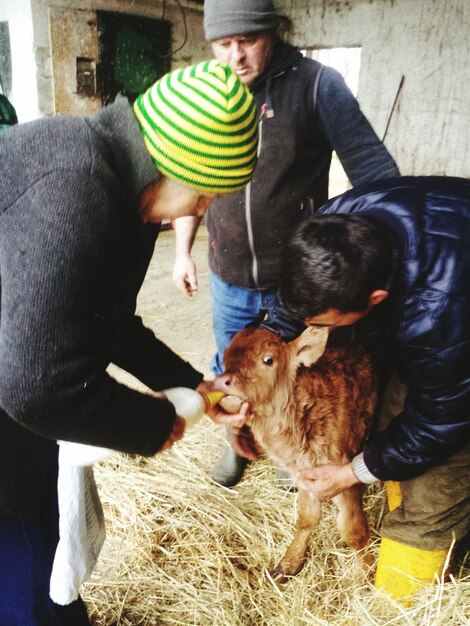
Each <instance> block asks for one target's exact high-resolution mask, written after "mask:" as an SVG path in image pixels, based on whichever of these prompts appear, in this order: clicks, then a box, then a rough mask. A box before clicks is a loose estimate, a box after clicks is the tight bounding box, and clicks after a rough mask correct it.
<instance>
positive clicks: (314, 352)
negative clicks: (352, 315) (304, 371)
mask: <svg viewBox="0 0 470 626" xmlns="http://www.w3.org/2000/svg"><path fill="white" fill-rule="evenodd" d="M327 341H328V328H316V327H314V326H309V327H308V328H307V329H306V330H304V332H303V333H302V334H301V335H300V336H299V337H297V339H294V341H291V342H290V344H289V349H290V360H291V366H292V367H293V368H294V369H297V368H298V367H299V366H300V365H305V367H310V365H313V364H314V363H316V362H317V361H318V359H319V358H320V357H321V355H322V354H323V353H324V351H325V347H326V342H327Z"/></svg>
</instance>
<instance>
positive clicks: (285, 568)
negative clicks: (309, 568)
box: [271, 557, 306, 585]
mask: <svg viewBox="0 0 470 626" xmlns="http://www.w3.org/2000/svg"><path fill="white" fill-rule="evenodd" d="M305 561H306V557H305V558H303V559H301V560H300V561H291V560H289V561H287V560H284V559H281V561H279V563H278V564H277V566H276V567H275V568H274V570H273V571H272V572H271V578H272V579H273V580H274V582H275V583H276V584H277V585H285V584H286V583H287V582H289V580H290V579H291V578H293V577H294V576H297V574H298V573H299V572H300V571H301V570H302V568H303V566H304V565H305Z"/></svg>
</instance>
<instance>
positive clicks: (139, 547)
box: [82, 419, 470, 626]
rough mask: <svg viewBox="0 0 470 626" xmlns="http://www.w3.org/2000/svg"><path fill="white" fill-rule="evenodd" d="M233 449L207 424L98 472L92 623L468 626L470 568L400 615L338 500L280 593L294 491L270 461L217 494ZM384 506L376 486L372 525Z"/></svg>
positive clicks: (370, 506) (89, 590)
mask: <svg viewBox="0 0 470 626" xmlns="http://www.w3.org/2000/svg"><path fill="white" fill-rule="evenodd" d="M224 445H226V443H225V439H224V436H223V429H222V428H221V427H218V426H215V425H214V424H212V423H211V422H210V421H209V420H208V419H205V420H204V421H203V422H201V423H200V424H199V425H198V426H196V427H195V428H194V429H193V430H192V431H190V432H189V434H188V435H187V436H186V437H185V439H184V440H182V441H181V442H179V443H178V444H176V445H175V446H174V447H173V448H172V449H171V450H170V451H168V452H166V453H164V454H162V455H159V456H157V457H155V458H153V459H143V458H139V457H136V458H130V457H127V456H125V455H122V456H121V457H119V458H118V459H117V460H114V461H109V462H104V463H102V464H100V465H97V466H96V467H95V473H96V477H97V482H98V485H99V489H100V494H101V498H102V501H103V504H104V507H105V516H106V522H107V532H108V539H107V542H106V544H105V548H104V550H103V553H102V555H101V557H100V561H99V565H98V568H97V570H96V572H95V574H94V575H93V577H92V580H91V581H90V582H89V583H88V584H87V585H86V586H85V588H84V590H83V594H82V595H83V597H84V599H85V601H86V602H87V605H88V608H89V611H90V614H91V615H92V617H93V624H94V625H95V626H111V625H113V626H131V625H132V626H135V625H137V624H142V625H144V626H170V625H172V626H173V625H180V626H258V625H259V626H303V625H312V626H313V625H315V626H323V625H334V626H342V625H344V626H346V624H347V625H348V626H375V625H380V626H384V625H388V624H390V625H391V624H393V625H397V626H400V625H406V626H421V625H422V626H425V625H426V626H431V625H432V626H438V625H442V626H463V625H464V624H470V620H469V616H470V570H469V568H468V564H467V565H465V564H464V565H463V566H461V568H460V571H459V572H457V577H452V578H451V580H450V581H449V582H447V583H446V584H445V585H444V584H442V583H441V584H436V585H435V586H433V587H432V588H430V589H428V590H427V591H425V592H423V593H422V594H421V595H420V596H419V599H418V601H417V603H416V606H415V607H414V608H412V609H408V610H404V609H401V608H400V607H399V606H398V605H397V604H396V603H394V602H393V601H391V600H388V599H384V598H382V597H380V595H379V594H378V593H377V591H376V590H375V589H374V588H373V586H372V575H371V573H366V572H364V570H363V569H362V567H361V565H360V563H359V560H358V558H357V557H356V555H355V554H354V552H353V551H352V550H351V549H349V548H347V547H346V546H344V545H341V542H340V540H339V537H338V533H337V531H336V527H335V511H334V506H333V505H332V504H326V505H325V506H324V511H325V514H324V518H323V520H322V522H321V525H320V527H319V528H318V529H317V530H316V531H315V532H314V534H313V536H312V541H311V550H310V556H309V559H308V562H307V564H306V566H305V568H304V570H303V571H302V572H301V573H300V574H299V575H298V576H297V577H296V578H294V579H292V580H291V581H290V582H289V583H287V584H286V585H284V586H282V587H278V586H276V584H275V583H274V582H273V580H272V578H271V575H270V569H271V568H272V567H273V566H274V565H275V563H276V560H277V559H279V558H280V557H281V556H282V553H283V550H284V549H285V548H286V546H287V544H288V543H289V541H290V539H291V537H292V532H293V528H294V522H295V503H296V495H295V494H293V493H290V492H286V491H284V490H282V489H280V488H279V487H278V485H277V482H276V477H275V471H274V468H273V467H272V465H271V464H270V463H269V462H268V461H259V462H257V463H255V464H253V465H252V466H251V467H250V468H249V470H248V472H247V475H246V478H245V479H244V480H243V481H242V482H241V483H240V485H239V486H238V487H237V489H236V490H229V489H224V488H221V487H218V486H216V485H215V484H214V483H213V482H212V481H211V480H210V478H209V474H210V468H211V466H212V464H213V462H214V460H215V459H216V458H217V456H218V454H219V453H220V451H221V449H222V448H223V446H224ZM384 506H385V499H384V495H383V489H382V488H381V487H372V488H371V489H369V491H368V494H367V496H366V508H367V511H368V515H369V519H370V522H371V525H372V527H373V529H377V528H378V526H379V522H380V518H381V516H382V514H383V512H384ZM377 549H378V535H377V533H376V532H374V533H373V539H372V542H371V547H370V551H371V552H372V554H374V555H377Z"/></svg>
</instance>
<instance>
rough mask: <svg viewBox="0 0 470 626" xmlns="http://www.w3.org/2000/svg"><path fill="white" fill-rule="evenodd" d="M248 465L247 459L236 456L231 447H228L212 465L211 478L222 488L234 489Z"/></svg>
mask: <svg viewBox="0 0 470 626" xmlns="http://www.w3.org/2000/svg"><path fill="white" fill-rule="evenodd" d="M248 463H249V461H248V459H245V458H244V457H242V456H238V454H237V453H236V452H235V450H234V449H233V448H232V447H228V448H226V449H225V450H224V451H223V453H222V455H221V456H220V458H219V460H218V461H217V462H216V464H215V465H214V467H213V469H212V474H211V478H212V480H213V481H214V482H216V483H217V484H218V485H221V486H222V487H234V486H235V485H236V484H238V483H239V482H240V480H241V479H242V476H243V474H244V473H245V468H246V466H247V465H248Z"/></svg>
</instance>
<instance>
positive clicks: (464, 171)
mask: <svg viewBox="0 0 470 626" xmlns="http://www.w3.org/2000/svg"><path fill="white" fill-rule="evenodd" d="M276 6H277V7H278V9H279V11H280V12H283V13H285V14H287V15H289V17H290V18H291V20H292V31H291V33H290V35H289V38H290V40H291V41H292V43H294V44H295V45H298V46H300V47H304V46H312V45H313V46H319V47H323V46H325V47H328V46H334V47H336V46H353V45H355V46H357V45H359V46H362V55H361V73H360V80H359V92H358V100H359V103H360V105H361V108H362V110H363V111H364V113H365V114H366V115H367V117H368V118H369V120H370V121H371V123H372V125H373V126H374V128H375V130H376V132H377V134H378V135H379V136H380V137H382V136H383V133H384V131H385V128H386V125H387V120H388V117H389V114H390V111H391V108H392V105H393V101H394V99H395V96H396V93H397V90H398V87H399V84H400V80H401V77H402V76H404V82H403V87H402V90H401V92H400V95H399V99H398V102H397V107H396V109H395V112H394V115H393V117H392V119H391V122H390V126H389V130H388V133H387V137H386V141H385V143H386V145H387V147H388V148H389V150H390V152H391V153H392V154H393V156H394V157H395V158H396V160H397V162H398V164H399V167H400V169H401V171H402V173H403V174H413V175H415V174H446V175H457V176H465V177H470V105H469V101H470V64H469V62H468V59H469V58H470V36H469V33H470V2H469V1H468V0H447V1H446V2H444V1H443V0H309V1H306V0H276Z"/></svg>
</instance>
